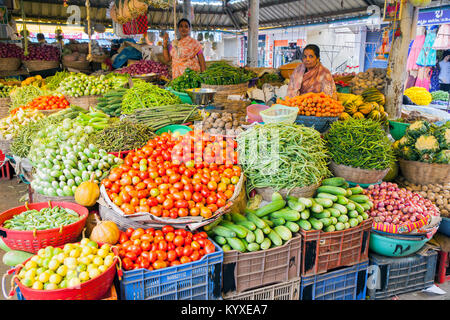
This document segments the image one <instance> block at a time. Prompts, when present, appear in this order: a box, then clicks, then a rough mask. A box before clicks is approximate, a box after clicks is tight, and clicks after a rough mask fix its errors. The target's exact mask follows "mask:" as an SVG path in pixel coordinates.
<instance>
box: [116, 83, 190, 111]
mask: <svg viewBox="0 0 450 320" xmlns="http://www.w3.org/2000/svg"><path fill="white" fill-rule="evenodd" d="M178 103H181V100H180V98H179V97H177V96H176V95H174V94H173V93H171V92H169V91H167V90H164V89H161V88H160V87H158V86H155V85H153V84H150V83H147V82H145V81H141V80H136V81H134V83H133V87H132V88H131V89H129V90H128V91H127V92H126V93H125V95H124V96H123V100H122V111H121V112H122V114H131V113H132V112H133V111H134V110H136V109H145V108H152V107H158V106H164V105H173V104H178Z"/></svg>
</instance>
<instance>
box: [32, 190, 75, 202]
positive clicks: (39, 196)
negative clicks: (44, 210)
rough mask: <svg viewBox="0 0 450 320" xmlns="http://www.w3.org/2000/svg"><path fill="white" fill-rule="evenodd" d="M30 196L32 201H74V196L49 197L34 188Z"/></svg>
mask: <svg viewBox="0 0 450 320" xmlns="http://www.w3.org/2000/svg"><path fill="white" fill-rule="evenodd" d="M32 197H33V203H36V202H48V201H58V202H72V203H76V201H75V197H50V196H45V195H43V194H40V193H37V192H36V191H35V190H33V191H32Z"/></svg>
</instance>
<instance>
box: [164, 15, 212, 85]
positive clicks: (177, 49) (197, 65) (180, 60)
mask: <svg viewBox="0 0 450 320" xmlns="http://www.w3.org/2000/svg"><path fill="white" fill-rule="evenodd" d="M177 27H178V31H179V33H180V38H179V40H178V44H177V45H176V46H171V48H169V46H168V41H169V35H168V34H167V33H165V34H164V38H163V39H164V43H163V53H164V60H165V62H166V63H169V62H172V78H173V79H175V78H177V77H179V76H181V75H182V74H183V73H184V71H185V70H186V68H189V69H191V70H194V71H199V72H203V71H205V70H206V62H205V57H204V55H203V51H202V45H201V44H200V42H198V41H197V40H195V39H193V38H192V37H191V36H190V35H189V34H190V32H191V23H190V22H189V20H187V19H181V20H180V21H178V25H177Z"/></svg>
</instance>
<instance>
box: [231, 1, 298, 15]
mask: <svg viewBox="0 0 450 320" xmlns="http://www.w3.org/2000/svg"><path fill="white" fill-rule="evenodd" d="M292 2H298V0H278V1H276V0H271V1H267V2H262V3H261V4H260V5H259V9H262V8H267V7H272V6H276V5H280V4H286V3H292ZM247 10H248V5H247V6H245V7H243V8H239V9H236V10H233V13H234V12H241V11H247Z"/></svg>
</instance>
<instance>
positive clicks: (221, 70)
mask: <svg viewBox="0 0 450 320" xmlns="http://www.w3.org/2000/svg"><path fill="white" fill-rule="evenodd" d="M200 77H201V78H202V80H201V82H202V83H204V84H208V85H230V84H240V83H244V82H247V81H249V80H251V79H253V78H255V77H256V74H255V73H254V72H252V71H247V70H245V69H244V68H236V67H233V66H230V65H229V64H227V63H224V62H215V63H213V64H211V66H209V68H208V69H206V71H203V72H202V73H201V74H200Z"/></svg>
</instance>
